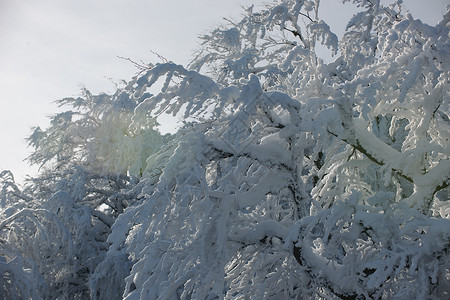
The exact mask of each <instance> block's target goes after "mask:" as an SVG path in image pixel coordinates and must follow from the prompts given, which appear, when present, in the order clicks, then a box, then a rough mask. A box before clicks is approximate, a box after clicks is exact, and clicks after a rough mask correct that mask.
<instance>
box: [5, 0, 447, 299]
mask: <svg viewBox="0 0 450 300" xmlns="http://www.w3.org/2000/svg"><path fill="white" fill-rule="evenodd" d="M342 2H343V3H345V2H351V3H352V4H354V5H355V6H356V7H357V8H358V12H357V13H356V14H355V15H354V16H353V17H352V18H351V19H350V20H349V21H348V25H347V28H346V32H345V34H344V35H343V36H342V37H338V36H336V35H335V34H334V33H333V32H332V30H331V29H330V27H329V26H328V25H327V24H326V22H325V20H322V19H321V16H320V14H319V5H320V1H317V0H316V1H312V0H278V1H274V2H273V3H270V4H267V5H266V6H264V7H260V8H255V7H253V6H252V7H249V8H247V9H245V11H244V14H243V16H242V19H241V20H239V21H234V20H227V22H226V23H225V24H223V25H221V26H220V27H218V28H217V29H215V30H212V31H211V32H210V33H209V34H205V35H203V36H201V37H200V39H201V41H202V45H201V48H200V49H199V51H198V52H197V53H196V55H195V58H194V59H193V61H192V62H191V64H190V65H189V66H181V65H177V64H175V63H173V62H162V63H156V64H148V65H145V66H141V67H142V68H141V70H140V73H139V74H137V75H136V76H135V77H134V78H132V80H130V81H129V82H127V83H126V84H124V85H123V86H122V87H120V88H118V89H117V91H116V92H115V93H114V94H112V95H109V94H99V95H93V94H91V93H90V92H89V91H88V90H83V93H82V95H81V96H80V97H78V98H65V99H62V100H60V101H59V104H60V105H61V106H62V107H64V108H65V109H67V110H66V111H64V112H62V113H58V114H56V115H54V116H52V117H51V124H50V126H49V127H48V128H46V129H45V130H43V129H41V128H39V127H36V128H34V130H33V134H32V135H31V136H30V137H29V139H28V141H29V143H30V146H32V147H33V149H34V152H33V154H32V155H31V156H30V157H29V161H30V162H31V163H33V164H38V165H40V166H41V172H40V174H39V175H37V176H35V177H33V178H29V180H28V182H27V184H26V185H25V186H23V187H19V186H17V185H16V183H15V182H14V177H13V174H12V173H11V172H9V171H3V172H2V173H1V174H0V179H1V187H2V190H1V198H0V216H1V218H0V274H1V277H0V291H1V295H2V296H3V298H4V299H15V298H17V299H21V298H32V299H56V298H58V299H86V298H89V297H90V298H92V299H128V300H132V299H218V298H220V299H222V298H225V299H426V298H428V297H436V298H445V297H449V296H450V257H449V251H450V250H449V246H450V204H449V197H448V192H449V190H448V185H449V177H450V172H449V170H450V162H449V158H448V156H449V152H450V148H449V138H450V120H449V114H450V108H449V102H448V99H449V68H448V66H449V65H450V64H449V62H450V57H449V53H450V47H449V29H450V24H449V21H450V13H447V14H446V15H445V16H443V19H442V21H441V22H440V23H438V24H437V25H436V26H430V25H427V24H424V23H422V22H421V21H420V20H417V19H414V18H413V17H412V16H411V15H409V14H406V15H404V14H403V13H402V5H401V4H402V1H401V0H399V1H395V2H394V3H392V4H389V5H383V4H382V3H381V1H380V0H352V1H350V0H343V1H342ZM320 44H321V45H323V46H325V47H327V48H328V49H329V51H331V53H332V54H333V55H334V58H333V61H332V62H330V63H327V62H325V61H324V60H323V59H322V58H321V57H320V55H319V54H318V50H317V49H318V45H320ZM166 115H170V116H172V117H173V118H176V119H178V120H180V124H179V126H178V128H177V129H176V131H175V132H172V133H168V134H163V133H162V130H163V128H164V124H163V121H162V120H163V117H164V116H166ZM160 123H161V124H162V125H161V124H160Z"/></svg>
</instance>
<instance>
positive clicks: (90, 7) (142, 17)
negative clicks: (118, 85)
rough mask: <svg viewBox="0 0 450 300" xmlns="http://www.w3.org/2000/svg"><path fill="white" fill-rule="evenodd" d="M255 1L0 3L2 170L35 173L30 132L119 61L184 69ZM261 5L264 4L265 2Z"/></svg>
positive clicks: (434, 9) (414, 2) (327, 15)
mask: <svg viewBox="0 0 450 300" xmlns="http://www.w3.org/2000/svg"><path fill="white" fill-rule="evenodd" d="M261 2H263V1H257V0H195V1H194V0H183V1H181V0H0V91H1V93H0V103H1V106H0V126H1V130H0V143H1V144H0V171H1V170H4V169H10V170H12V171H13V172H14V173H15V174H16V179H17V180H18V181H22V178H23V176H24V175H25V174H28V173H34V172H36V168H30V167H29V166H28V165H27V164H26V163H25V162H23V159H24V158H26V157H27V156H28V155H29V151H30V149H27V148H26V143H25V141H24V139H25V138H26V137H27V136H28V135H29V134H30V133H31V129H30V128H31V127H33V126H36V125H39V126H41V127H42V128H45V127H46V126H47V125H48V118H47V116H48V115H49V114H51V113H54V112H55V111H56V110H57V108H56V106H55V104H54V103H53V102H54V101H55V100H58V99H61V98H63V97H70V96H78V95H79V93H80V87H81V86H85V87H86V88H88V89H89V90H91V91H92V92H94V93H99V92H114V84H113V83H112V82H119V81H120V80H121V79H126V80H128V79H130V78H131V76H132V75H133V74H134V73H135V72H136V69H135V68H134V67H133V66H132V65H131V64H130V63H129V62H126V61H124V60H121V59H119V58H117V56H123V57H130V58H132V59H134V60H136V61H139V60H140V59H142V60H144V61H147V62H153V63H156V62H159V59H158V57H157V56H156V55H154V54H152V53H151V51H154V52H157V53H159V54H161V55H163V56H165V57H166V58H167V59H169V60H171V61H174V62H176V63H180V64H184V65H186V64H187V63H188V62H189V61H190V58H191V54H192V52H193V50H194V49H195V48H196V47H197V43H198V40H197V36H198V35H199V34H201V33H205V32H206V31H208V29H212V28H214V27H215V26H216V25H218V24H220V23H221V22H222V17H234V18H238V16H239V15H240V13H241V8H240V5H244V6H247V5H250V4H253V3H257V4H258V3H261ZM266 2H267V1H266ZM338 2H339V1H338V0H322V1H321V5H322V7H323V8H324V11H323V13H324V19H326V20H328V21H329V24H330V25H331V26H332V28H333V27H334V28H335V29H336V30H337V31H338V32H339V31H342V30H343V29H344V27H345V23H342V20H345V19H346V18H347V17H348V16H349V15H351V13H352V12H351V11H349V9H348V8H349V7H350V6H351V5H349V4H347V5H345V6H342V5H336V4H337V3H338ZM404 2H405V7H406V9H409V10H410V12H411V13H412V14H413V16H415V17H417V18H421V19H422V20H423V21H424V22H428V23H430V24H435V23H436V22H437V21H439V20H440V18H441V16H442V14H444V13H445V7H446V5H447V4H450V0H428V1H424V0H404Z"/></svg>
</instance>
